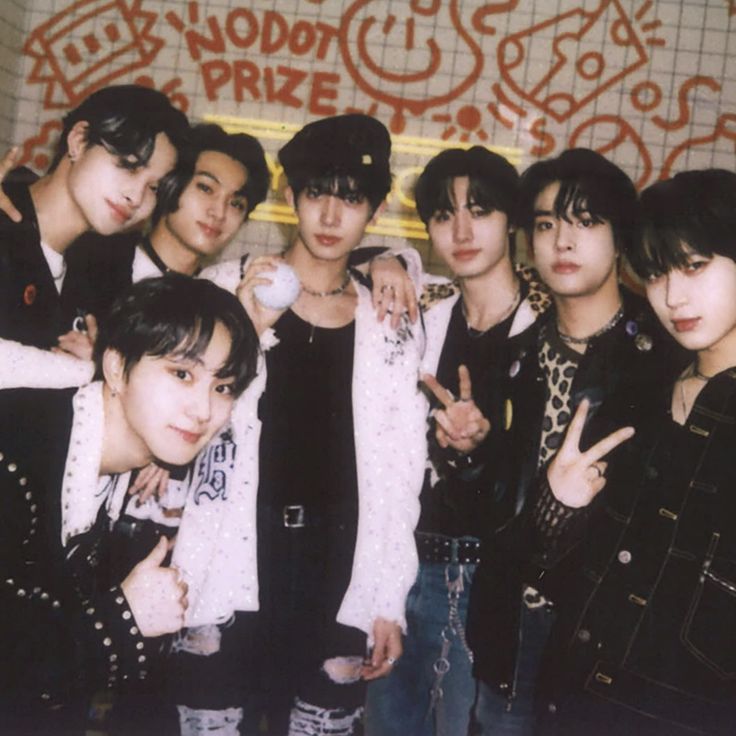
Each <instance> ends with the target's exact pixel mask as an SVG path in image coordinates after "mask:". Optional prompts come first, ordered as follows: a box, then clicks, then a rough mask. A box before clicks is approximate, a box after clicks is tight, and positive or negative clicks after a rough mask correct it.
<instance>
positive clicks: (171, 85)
mask: <svg viewBox="0 0 736 736" xmlns="http://www.w3.org/2000/svg"><path fill="white" fill-rule="evenodd" d="M134 81H135V83H136V84H139V85H141V87H150V88H151V89H156V83H155V82H154V81H153V77H149V76H148V75H146V74H144V75H143V76H140V77H136V78H135V80H134ZM181 84H182V80H181V77H174V78H173V79H171V80H169V81H168V82H166V84H164V85H163V86H162V87H161V89H160V91H161V92H163V93H164V94H165V95H166V96H167V97H168V98H169V99H170V100H171V104H172V105H174V106H175V107H178V108H179V109H180V110H181V111H182V112H188V111H189V98H188V97H187V96H186V95H185V94H184V93H183V92H174V90H176V89H178V88H179V87H181Z"/></svg>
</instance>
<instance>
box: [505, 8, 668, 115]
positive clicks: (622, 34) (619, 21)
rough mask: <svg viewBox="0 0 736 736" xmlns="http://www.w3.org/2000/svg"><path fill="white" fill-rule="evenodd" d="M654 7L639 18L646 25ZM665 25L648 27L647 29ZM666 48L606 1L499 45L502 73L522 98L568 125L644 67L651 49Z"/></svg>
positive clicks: (655, 24) (541, 25)
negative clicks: (593, 103) (594, 7)
mask: <svg viewBox="0 0 736 736" xmlns="http://www.w3.org/2000/svg"><path fill="white" fill-rule="evenodd" d="M650 6H651V2H647V3H645V4H644V5H643V6H642V7H641V8H640V9H639V11H638V12H637V13H636V15H635V19H636V20H643V17H644V15H646V12H647V11H648V10H649V8H650ZM659 25H660V22H659V21H653V22H652V23H644V24H643V26H642V30H644V31H647V32H649V31H652V30H654V29H655V28H657V27H658V26H659ZM663 43H664V41H662V40H661V39H658V38H654V37H649V38H646V39H642V38H641V37H640V35H639V33H638V32H637V30H636V29H635V27H634V24H633V23H632V21H631V19H630V18H629V16H628V15H627V13H626V11H625V10H624V9H623V8H622V7H621V3H620V2H618V0H602V2H600V4H599V5H598V7H597V8H596V9H595V10H592V11H588V10H585V9H583V8H582V7H578V8H573V9H572V10H569V11H568V12H566V13H562V14H561V15H558V16H555V17H554V18H550V19H549V20H546V21H543V22H542V23H537V24H536V25H533V26H532V27H530V28H526V29H524V30H521V31H518V32H516V33H513V34H511V35H509V36H507V37H506V38H504V39H503V40H502V41H501V42H500V43H499V45H498V51H497V55H498V69H499V73H500V75H501V78H502V79H503V81H504V82H505V84H506V85H507V86H508V88H509V89H510V90H512V91H513V92H514V93H515V94H516V95H517V96H518V97H520V98H521V99H523V100H525V101H526V102H528V103H529V104H531V105H533V106H534V107H536V108H538V109H539V110H541V111H542V112H543V113H545V114H547V115H549V116H550V117H551V118H553V119H554V120H556V121H558V122H563V121H565V120H568V119H569V118H570V117H571V116H573V115H574V114H575V113H576V112H578V111H579V110H581V109H582V108H584V107H585V106H586V105H588V104H590V103H591V102H592V101H593V99H595V98H596V97H598V96H600V95H601V94H603V93H604V92H605V91H606V90H608V89H610V88H611V87H613V86H614V85H616V84H618V83H619V82H621V80H623V79H624V78H625V77H627V76H629V75H630V74H632V73H633V72H635V71H637V70H638V69H640V68H641V67H643V66H644V65H645V64H646V63H647V62H648V60H649V55H648V54H647V51H646V45H662V44H663ZM604 48H605V49H606V55H605V56H604V54H603V53H602V50H603V49H604ZM616 49H618V50H619V53H616Z"/></svg>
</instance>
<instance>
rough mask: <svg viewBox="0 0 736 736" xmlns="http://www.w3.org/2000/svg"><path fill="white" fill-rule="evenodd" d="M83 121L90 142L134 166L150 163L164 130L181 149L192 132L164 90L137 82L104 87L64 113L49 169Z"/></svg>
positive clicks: (51, 169) (181, 113) (57, 160)
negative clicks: (160, 134)
mask: <svg viewBox="0 0 736 736" xmlns="http://www.w3.org/2000/svg"><path fill="white" fill-rule="evenodd" d="M81 121H84V122H86V123H87V126H88V127H87V134H86V141H87V144H88V145H102V146H104V147H105V149H106V150H107V151H109V152H110V153H111V154H113V155H115V156H118V157H119V158H120V159H121V161H122V162H123V164H124V165H127V166H129V167H130V168H132V169H135V168H138V167H141V166H145V165H146V164H147V163H148V161H149V160H150V158H151V156H152V155H153V151H154V148H155V145H156V136H157V135H158V134H159V133H164V134H165V135H166V136H167V137H168V138H169V140H170V141H171V143H172V144H173V145H174V147H175V148H177V149H179V148H181V146H182V144H183V143H184V141H185V140H186V137H187V134H188V132H189V122H188V120H187V118H186V115H184V113H183V112H181V111H180V110H177V109H176V108H175V107H174V106H173V105H172V104H171V101H170V100H169V98H168V97H167V96H166V95H165V94H163V93H162V92H158V91H157V90H154V89H149V88H148V87H140V86H138V85H135V84H123V85H117V86H112V87H104V88H103V89H101V90H98V91H97V92H94V93H92V94H91V95H90V96H89V97H87V99H85V100H84V102H82V103H81V104H80V105H79V106H78V107H76V108H75V109H74V110H72V111H71V112H69V113H68V114H67V115H66V116H65V117H64V120H63V129H62V132H61V136H60V138H59V142H58V144H57V147H56V151H55V153H54V158H53V159H52V161H51V164H50V166H49V171H53V170H54V169H55V168H56V167H57V166H58V164H59V162H60V161H61V159H62V158H63V157H64V156H65V155H66V153H67V151H68V143H67V138H68V136H69V132H70V131H71V129H72V128H73V127H74V126H75V125H76V124H77V123H78V122H81Z"/></svg>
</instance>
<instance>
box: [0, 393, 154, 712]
mask: <svg viewBox="0 0 736 736" xmlns="http://www.w3.org/2000/svg"><path fill="white" fill-rule="evenodd" d="M14 393H15V395H16V397H20V396H21V395H22V394H24V393H25V394H28V395H29V397H30V401H29V402H28V403H27V404H26V406H27V409H26V410H25V411H20V412H19V413H17V414H15V415H13V416H11V415H9V414H5V415H4V416H3V427H2V430H0V721H2V720H3V716H2V714H3V713H7V712H8V711H9V710H12V711H13V712H18V711H19V710H20V711H26V712H31V713H32V712H34V709H39V710H47V709H58V708H63V707H64V706H65V704H67V703H68V702H70V701H73V700H75V699H76V700H79V699H80V698H84V696H85V695H86V694H89V693H90V692H92V691H94V690H95V689H98V688H101V687H105V686H106V685H111V686H112V685H114V684H116V682H118V681H119V680H122V679H128V678H139V677H143V676H145V673H146V670H147V668H148V660H149V652H148V651H147V648H148V647H149V645H148V644H146V643H145V640H144V639H143V637H142V636H141V634H140V632H139V630H138V628H137V626H136V625H135V619H134V617H133V614H132V612H131V611H130V609H129V607H128V605H127V602H126V600H125V597H124V596H123V594H122V592H121V591H120V588H119V587H118V586H117V585H116V584H115V581H112V580H110V579H108V577H107V575H106V568H105V559H104V555H105V547H104V544H102V543H101V542H102V540H104V537H105V533H106V529H105V526H104V525H105V523H106V521H107V520H106V518H103V516H104V511H103V512H102V513H101V515H100V518H98V521H97V524H96V525H95V526H94V527H93V528H92V529H91V530H90V531H89V532H87V533H86V534H85V535H79V536H78V537H76V538H74V539H72V540H71V541H70V543H69V544H68V545H66V547H62V543H61V532H60V528H61V503H62V502H61V484H62V476H63V474H64V472H65V467H66V461H67V456H68V455H71V454H72V453H79V454H80V455H82V454H84V453H85V448H83V447H82V448H70V446H69V442H70V432H71V428H72V424H73V409H72V405H71V401H72V396H73V393H74V392H72V391H56V392H54V391H44V392H43V395H44V402H43V407H42V408H41V406H40V404H39V402H38V401H36V400H35V397H34V396H33V394H35V393H37V392H34V391H27V392H14ZM14 406H16V407H18V408H20V407H22V406H23V403H22V402H20V401H19V402H17V403H15V404H14ZM98 463H99V459H97V464H98ZM96 470H97V468H95V471H96ZM94 477H95V478H96V477H97V473H96V472H95V473H94Z"/></svg>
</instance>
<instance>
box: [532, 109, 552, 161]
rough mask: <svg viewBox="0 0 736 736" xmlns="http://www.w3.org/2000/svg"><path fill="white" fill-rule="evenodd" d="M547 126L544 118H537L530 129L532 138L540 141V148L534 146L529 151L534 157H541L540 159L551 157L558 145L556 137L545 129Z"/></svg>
mask: <svg viewBox="0 0 736 736" xmlns="http://www.w3.org/2000/svg"><path fill="white" fill-rule="evenodd" d="M545 125H546V121H545V119H544V118H537V119H536V120H535V121H534V122H533V123H532V124H531V126H530V127H529V133H530V134H531V136H532V138H535V139H536V140H538V141H539V145H538V146H532V147H531V148H530V149H529V153H531V154H532V156H539V157H540V158H541V157H542V156H549V155H550V153H552V151H554V150H555V146H556V145H557V143H556V141H555V139H554V137H553V136H552V135H551V134H550V133H548V132H547V131H546V130H545V129H544V126H545Z"/></svg>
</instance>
